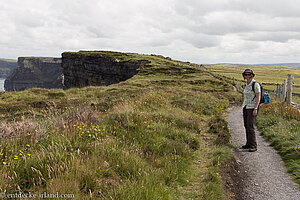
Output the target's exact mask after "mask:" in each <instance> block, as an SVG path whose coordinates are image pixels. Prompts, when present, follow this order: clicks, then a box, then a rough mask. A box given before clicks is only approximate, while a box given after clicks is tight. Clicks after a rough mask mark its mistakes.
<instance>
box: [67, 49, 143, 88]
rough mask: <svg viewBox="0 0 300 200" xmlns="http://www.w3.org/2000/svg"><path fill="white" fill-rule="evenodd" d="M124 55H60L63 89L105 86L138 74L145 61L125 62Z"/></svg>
mask: <svg viewBox="0 0 300 200" xmlns="http://www.w3.org/2000/svg"><path fill="white" fill-rule="evenodd" d="M126 57H127V55H126V54H125V53H117V52H107V51H79V52H65V53H62V68H63V74H64V88H66V89H67V88H71V87H85V86H105V85H110V84H114V83H119V82H121V81H125V80H127V79H129V78H131V77H133V76H134V75H135V74H137V73H138V72H139V69H140V67H141V66H143V65H145V64H147V63H149V61H146V60H126Z"/></svg>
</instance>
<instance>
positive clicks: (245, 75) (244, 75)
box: [244, 74, 252, 76]
mask: <svg viewBox="0 0 300 200" xmlns="http://www.w3.org/2000/svg"><path fill="white" fill-rule="evenodd" d="M251 75H252V74H244V76H251Z"/></svg>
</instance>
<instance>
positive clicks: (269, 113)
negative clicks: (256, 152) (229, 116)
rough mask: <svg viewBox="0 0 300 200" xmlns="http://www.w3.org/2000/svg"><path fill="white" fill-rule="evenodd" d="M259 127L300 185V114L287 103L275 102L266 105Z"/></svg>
mask: <svg viewBox="0 0 300 200" xmlns="http://www.w3.org/2000/svg"><path fill="white" fill-rule="evenodd" d="M256 122H257V126H258V128H259V130H260V131H261V132H262V134H263V137H264V138H266V139H267V140H268V141H269V142H270V144H271V145H272V146H273V147H274V148H275V149H276V150H277V151H278V152H279V154H280V155H281V157H282V159H283V161H284V162H285V165H286V167H287V170H288V172H289V173H290V174H291V175H292V176H293V178H294V179H295V181H296V182H297V183H298V184H299V185H300V112H299V110H297V109H295V108H293V107H288V106H286V105H285V103H282V102H279V101H274V102H273V103H272V104H271V105H264V106H262V108H261V113H260V114H259V116H258V120H257V121H256Z"/></svg>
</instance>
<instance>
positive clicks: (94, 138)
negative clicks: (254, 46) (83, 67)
mask: <svg viewBox="0 0 300 200" xmlns="http://www.w3.org/2000/svg"><path fill="white" fill-rule="evenodd" d="M85 53H87V52H85ZM90 53H91V52H90ZM93 53H97V52H93ZM98 53H102V54H106V56H109V57H112V58H115V59H119V60H120V62H122V61H133V60H149V61H150V63H149V64H148V65H147V66H145V67H143V68H142V69H140V73H139V74H137V75H136V76H134V77H133V78H131V79H129V80H127V81H124V82H121V83H119V84H114V85H110V86H106V87H85V88H81V89H77V88H73V89H69V90H65V91H63V90H46V89H30V90H26V91H22V92H2V93H0V99H1V101H0V119H1V123H0V132H1V133H0V134H1V135H2V140H1V142H0V158H1V163H0V193H1V192H6V193H14V192H20V191H22V192H32V193H36V194H38V193H42V192H47V193H56V192H59V193H60V194H74V196H75V199H89V198H94V199H189V198H190V199H229V198H230V197H229V195H228V194H226V193H225V192H224V189H223V183H222V173H221V171H220V167H221V166H222V164H223V163H224V162H225V161H226V159H227V158H228V157H229V156H230V149H229V148H228V147H226V145H225V144H226V143H227V142H228V141H229V138H230V135H229V131H228V128H227V124H226V122H225V120H224V118H223V113H224V110H225V109H226V108H227V107H228V105H229V103H230V102H234V101H237V100H239V99H240V95H239V94H237V93H235V92H234V91H233V88H232V86H231V85H229V84H227V83H225V82H222V81H220V80H217V79H215V78H213V77H211V76H210V75H209V74H208V73H207V72H205V71H203V70H202V69H200V68H197V67H191V66H187V65H185V64H184V63H179V62H176V61H172V60H170V59H166V58H164V57H162V56H148V55H137V54H121V53H113V52H98Z"/></svg>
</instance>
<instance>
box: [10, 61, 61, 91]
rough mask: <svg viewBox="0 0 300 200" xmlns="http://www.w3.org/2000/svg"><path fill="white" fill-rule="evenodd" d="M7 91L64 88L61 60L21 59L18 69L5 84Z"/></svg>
mask: <svg viewBox="0 0 300 200" xmlns="http://www.w3.org/2000/svg"><path fill="white" fill-rule="evenodd" d="M4 88H5V90H6V91H22V90H25V89H29V88H47V89H51V88H63V75H62V68H61V58H49V57H39V58H37V57H19V58H18V67H17V68H16V69H14V71H13V72H12V74H11V75H10V76H9V77H7V79H6V80H5V83H4Z"/></svg>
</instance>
